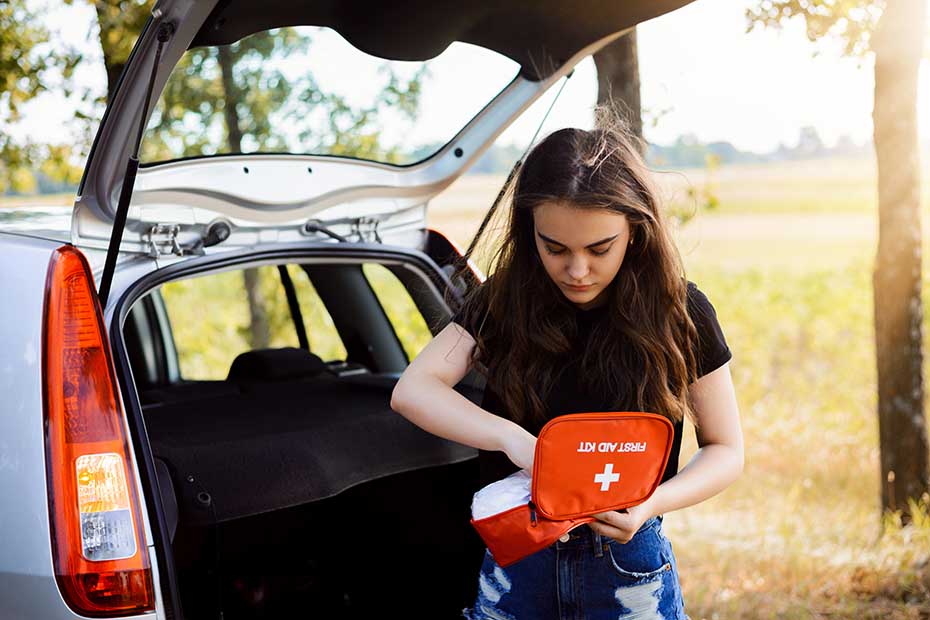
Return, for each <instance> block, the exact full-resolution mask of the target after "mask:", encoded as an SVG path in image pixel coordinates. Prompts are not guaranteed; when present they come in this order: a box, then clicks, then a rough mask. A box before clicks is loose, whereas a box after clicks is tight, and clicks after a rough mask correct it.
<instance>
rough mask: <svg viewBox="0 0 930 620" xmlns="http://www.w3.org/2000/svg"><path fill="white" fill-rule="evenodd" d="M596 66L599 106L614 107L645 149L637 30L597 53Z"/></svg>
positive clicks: (595, 57)
mask: <svg viewBox="0 0 930 620" xmlns="http://www.w3.org/2000/svg"><path fill="white" fill-rule="evenodd" d="M594 66H595V67H596V68H597V103H598V105H603V104H610V105H612V106H613V107H614V109H615V110H616V111H617V113H618V114H620V115H621V116H622V117H623V118H624V119H626V121H627V123H629V127H630V130H631V131H632V132H633V133H634V134H635V135H636V136H637V137H638V138H640V145H641V147H642V148H644V145H645V142H642V137H643V113H642V103H641V102H640V94H639V91H640V84H639V55H638V52H637V45H636V29H635V28H633V29H632V30H630V31H629V32H628V33H626V34H625V35H623V36H621V37H620V38H619V39H616V40H615V41H612V42H611V43H610V44H608V45H607V46H606V47H603V48H601V49H600V50H599V51H598V52H596V53H595V54H594ZM641 154H644V153H641Z"/></svg>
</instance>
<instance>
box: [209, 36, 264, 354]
mask: <svg viewBox="0 0 930 620" xmlns="http://www.w3.org/2000/svg"><path fill="white" fill-rule="evenodd" d="M217 61H218V62H219V65H220V75H221V76H222V82H223V95H224V96H223V100H224V106H223V120H224V121H225V123H226V138H227V142H228V144H229V150H230V152H233V153H241V152H242V128H241V126H240V124H239V110H238V109H237V108H236V104H237V103H238V102H239V101H240V100H241V97H240V93H239V89H238V87H237V86H236V82H235V80H234V79H233V65H234V64H235V60H234V59H233V55H232V50H231V49H230V48H229V46H228V45H220V46H219V47H218V48H217ZM242 278H243V285H244V286H245V295H246V298H248V300H249V328H250V329H249V333H250V334H251V338H252V348H253V349H264V348H266V347H268V345H269V343H270V342H271V328H270V326H269V324H268V312H267V311H266V310H265V301H264V300H263V299H262V295H261V286H260V284H261V278H260V276H259V272H258V269H255V268H254V267H253V268H250V269H244V270H243V271H242Z"/></svg>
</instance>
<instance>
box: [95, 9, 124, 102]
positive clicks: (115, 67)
mask: <svg viewBox="0 0 930 620" xmlns="http://www.w3.org/2000/svg"><path fill="white" fill-rule="evenodd" d="M94 8H95V10H96V12H97V24H98V26H99V38H100V49H101V50H102V51H103V67H104V70H105V71H106V74H107V103H109V102H111V101H113V95H114V93H115V92H116V82H117V81H118V80H119V76H120V74H121V73H122V72H123V67H125V66H126V62H125V61H120V62H116V61H115V60H114V58H113V51H112V49H111V48H112V45H111V44H110V43H109V42H108V41H107V36H108V34H109V26H110V18H109V16H108V15H107V7H106V3H104V2H94Z"/></svg>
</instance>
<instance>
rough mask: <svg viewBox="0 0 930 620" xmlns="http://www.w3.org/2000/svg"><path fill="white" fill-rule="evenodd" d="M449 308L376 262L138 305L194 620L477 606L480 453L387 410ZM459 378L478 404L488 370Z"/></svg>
mask: <svg viewBox="0 0 930 620" xmlns="http://www.w3.org/2000/svg"><path fill="white" fill-rule="evenodd" d="M250 269H252V272H251V274H249V273H247V272H249V270H250ZM436 269H437V270H438V267H437V268H436ZM250 276H251V278H252V280H251V283H252V287H253V295H252V302H251V303H253V305H252V306H251V307H250V305H249V304H250V301H249V299H250V292H249V285H248V283H249V281H250V279H249V278H250ZM254 293H258V294H254ZM256 299H257V300H258V301H259V302H260V303H258V304H256V303H255V301H256ZM259 306H260V307H259ZM444 308H445V305H444V304H443V302H442V300H441V299H439V298H438V297H437V295H436V291H435V288H434V287H430V286H427V285H426V283H425V279H424V277H423V274H422V273H420V272H418V271H417V270H416V269H411V268H410V266H409V265H405V264H403V262H401V261H383V262H380V263H379V262H377V261H371V260H369V261H367V262H366V263H364V264H362V263H360V262H353V261H346V260H331V261H327V260H325V259H315V260H312V261H307V262H303V263H301V262H291V263H290V264H276V265H263V266H260V267H256V268H249V269H229V268H226V269H225V270H223V271H222V272H217V271H209V272H205V273H201V274H197V275H194V276H189V277H185V278H183V279H181V280H177V281H168V282H164V283H162V284H160V285H158V286H156V287H155V288H152V289H151V290H149V291H148V292H146V293H145V294H144V295H143V296H141V297H140V298H139V299H137V300H136V301H135V303H134V304H133V305H132V307H131V309H130V310H129V312H128V313H127V314H126V319H125V321H124V323H123V328H122V329H123V332H122V333H123V341H124V344H125V348H126V354H127V355H128V358H129V362H130V366H131V369H132V375H133V381H134V384H135V388H136V390H137V394H138V398H139V404H140V405H141V408H142V412H143V417H144V421H145V428H146V433H147V435H148V439H149V443H150V445H151V450H152V454H153V456H154V460H155V466H156V472H157V477H158V487H159V492H160V495H161V500H162V503H163V505H164V508H165V514H166V515H167V520H168V523H167V528H168V531H169V532H170V534H171V540H172V552H173V556H174V563H175V570H176V575H177V580H178V581H177V582H178V589H179V594H180V598H181V602H182V607H183V611H184V616H185V617H186V618H216V617H224V618H226V619H231V618H272V617H285V614H293V613H294V612H295V610H299V611H300V613H301V614H302V617H321V618H322V617H326V618H329V617H347V618H355V617H358V618H361V617H370V616H372V615H373V614H374V613H385V612H386V613H390V611H391V607H392V606H394V605H403V606H404V609H405V610H406V611H405V616H406V617H424V618H426V617H429V618H456V617H460V612H461V609H462V608H463V607H465V606H467V605H469V604H470V603H471V602H472V601H473V600H474V597H475V594H476V591H477V575H478V570H479V567H480V565H481V561H482V557H483V545H482V542H481V540H480V538H479V537H478V536H477V534H476V533H475V531H474V530H473V528H472V527H471V525H470V523H469V518H470V506H471V499H472V494H473V493H474V491H475V490H477V487H476V484H477V479H478V478H477V475H478V471H477V458H476V457H477V451H476V450H475V449H473V448H471V447H469V446H465V445H462V444H458V443H455V442H451V441H448V440H445V439H443V438H441V437H437V436H435V435H432V434H430V433H427V432H426V431H424V430H422V429H420V428H419V427H417V426H416V425H414V424H413V423H411V422H409V421H408V420H407V419H406V418H404V417H403V416H401V415H400V414H398V413H396V412H394V411H392V410H391V408H390V396H391V391H392V389H393V386H394V384H395V383H396V381H397V378H398V377H399V375H400V373H401V372H402V371H403V369H404V367H405V366H406V365H407V363H409V359H410V358H412V357H413V356H414V355H415V354H416V352H417V350H418V349H417V347H422V344H424V343H425V342H426V341H428V339H429V338H430V337H431V335H432V334H434V333H436V332H437V331H438V330H439V329H441V327H442V326H443V325H442V324H443V322H444V321H447V320H448V311H447V310H444ZM259 310H261V312H264V321H265V323H266V325H265V326H264V327H262V326H261V325H259V326H258V327H256V316H257V315H261V312H259ZM258 323H261V321H258ZM256 330H258V331H260V332H266V333H265V334H264V336H261V337H259V338H256ZM456 389H457V390H459V391H460V393H462V394H463V395H465V396H466V397H468V398H470V399H471V400H473V401H474V402H479V399H480V395H481V381H480V379H479V378H478V377H477V376H476V375H469V376H468V377H466V379H465V380H463V381H462V382H461V383H460V384H459V385H458V386H456ZM220 612H222V616H221V615H220ZM308 614H309V615H308ZM288 617H290V615H288Z"/></svg>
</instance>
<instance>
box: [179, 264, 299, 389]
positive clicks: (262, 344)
mask: <svg viewBox="0 0 930 620" xmlns="http://www.w3.org/2000/svg"><path fill="white" fill-rule="evenodd" d="M247 284H248V285H247ZM249 290H251V291H253V298H252V300H251V302H250V300H249V293H248V292H249ZM161 293H162V296H163V298H164V300H165V307H166V308H167V311H168V318H169V320H170V321H171V330H172V332H173V335H174V341H175V347H176V349H177V351H178V365H179V367H180V372H181V377H182V378H184V379H189V380H222V379H225V378H226V376H227V375H228V374H229V368H230V366H231V365H232V362H233V360H234V359H235V358H236V356H237V355H239V354H240V353H242V352H244V351H250V350H252V349H261V348H268V347H296V346H298V339H297V332H296V330H295V329H294V324H293V322H291V320H290V316H289V314H288V307H287V298H286V296H285V294H284V287H283V286H282V285H281V281H280V278H279V277H278V274H277V270H276V268H275V267H270V266H269V267H259V268H257V269H246V270H236V271H226V272H223V273H216V274H210V275H205V276H198V277H194V278H186V279H184V280H176V281H174V282H168V283H165V284H163V285H162V287H161Z"/></svg>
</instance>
